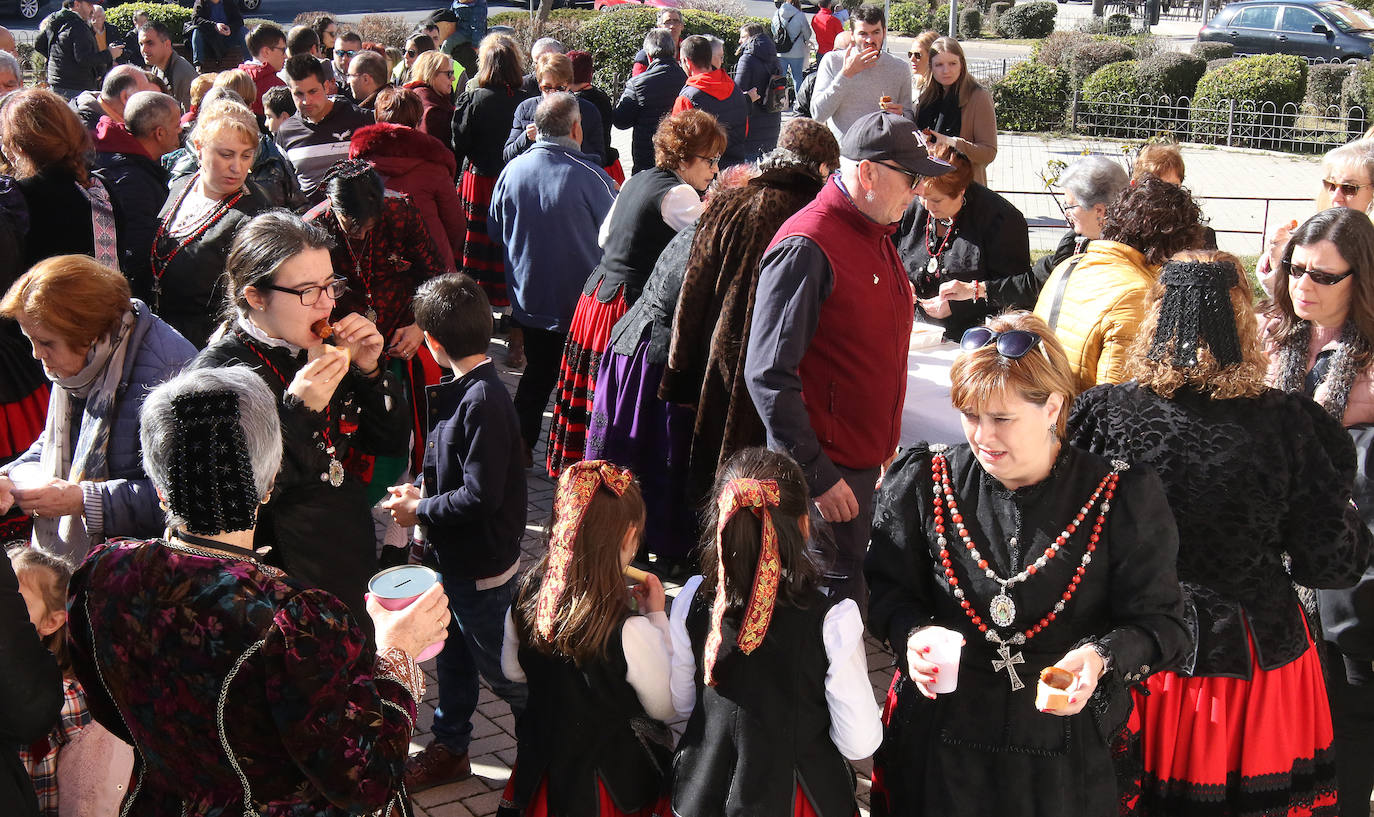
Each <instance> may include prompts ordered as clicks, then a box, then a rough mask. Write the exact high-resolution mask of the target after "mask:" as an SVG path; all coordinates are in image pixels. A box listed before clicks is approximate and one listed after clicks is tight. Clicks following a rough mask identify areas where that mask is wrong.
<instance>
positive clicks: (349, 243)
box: [339, 227, 377, 323]
mask: <svg viewBox="0 0 1374 817" xmlns="http://www.w3.org/2000/svg"><path fill="white" fill-rule="evenodd" d="M373 229H374V230H375V229H376V227H373ZM339 235H340V237H341V238H343V245H344V248H345V249H347V250H348V256H349V258H352V259H353V277H355V278H357V279H358V283H360V284H362V285H363V294H364V295H366V296H367V311H366V312H364V313H363V317H365V318H367V319H368V320H369V321H371V322H373V323H376V322H377V309H376V307H374V306H373V305H372V280H371V279H372V260H371V256H369V255H368V249H369V247H371V245H372V230H368V231H367V235H366V236H365V237H364V238H363V246H362V249H361V250H360V251H358V252H354V251H353V239H352V238H350V237H349V235H348V233H347V232H345V231H344V229H343V228H342V227H340V228H339ZM364 258H367V259H368V262H367V273H368V274H367V275H363V259H364Z"/></svg>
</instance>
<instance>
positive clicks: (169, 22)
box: [105, 3, 191, 43]
mask: <svg viewBox="0 0 1374 817" xmlns="http://www.w3.org/2000/svg"><path fill="white" fill-rule="evenodd" d="M140 11H142V12H144V13H146V14H147V15H148V20H149V21H151V22H154V23H162V24H163V25H165V26H167V30H168V31H169V32H171V34H172V42H174V43H179V42H181V41H182V39H183V36H182V32H183V31H184V30H185V28H186V24H187V23H189V22H191V9H190V7H189V6H179V5H177V4H175V3H125V4H124V5H122V6H115V7H114V8H112V9H106V10H105V21H106V22H107V23H109V24H110V25H112V26H114V27H115V28H117V29H119V30H120V31H128V30H129V29H130V28H133V25H134V15H135V14H137V13H138V12H140Z"/></svg>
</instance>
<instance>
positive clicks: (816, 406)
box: [768, 179, 914, 469]
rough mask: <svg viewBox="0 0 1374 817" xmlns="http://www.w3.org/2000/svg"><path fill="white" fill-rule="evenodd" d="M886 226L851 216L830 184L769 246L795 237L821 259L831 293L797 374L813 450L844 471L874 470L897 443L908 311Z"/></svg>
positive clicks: (907, 292)
mask: <svg viewBox="0 0 1374 817" xmlns="http://www.w3.org/2000/svg"><path fill="white" fill-rule="evenodd" d="M895 230H896V225H892V224H877V223H875V222H874V221H873V220H872V219H870V218H868V217H867V216H865V215H864V214H863V213H861V212H859V208H857V207H855V206H854V203H853V202H852V201H850V200H849V197H848V196H847V195H845V193H844V191H842V190H841V189H840V186H839V184H838V183H837V182H836V180H834V179H832V180H830V181H829V182H827V183H826V185H825V187H824V188H822V189H821V192H820V195H818V196H816V198H815V200H814V201H812V202H811V203H810V204H808V205H806V206H805V207H803V208H802V209H801V210H799V211H798V212H797V213H796V215H794V216H792V217H791V218H789V219H788V220H787V221H785V222H783V225H782V227H780V228H779V229H778V232H777V235H775V236H773V240H772V242H770V243H769V245H768V249H770V250H771V249H772V248H773V247H774V246H775V245H776V244H777V243H778V242H779V241H782V240H783V239H784V238H788V237H790V236H794V235H796V236H804V237H806V238H809V239H810V240H812V241H814V242H815V243H816V245H817V246H818V247H820V249H821V251H822V252H823V253H825V256H826V258H827V259H828V260H829V262H830V270H831V273H832V274H833V275H834V287H833V288H832V289H831V291H830V295H829V296H828V297H827V298H826V299H825V301H823V302H822V304H821V312H820V320H819V321H818V322H817V323H816V332H815V334H814V335H813V336H812V338H811V344H810V345H809V346H807V348H806V355H805V356H804V357H803V358H802V361H801V366H800V367H798V374H800V375H801V381H802V399H803V400H804V401H805V402H806V413H807V415H808V417H810V419H811V428H812V429H814V430H815V432H816V437H817V439H818V440H819V441H820V444H821V448H822V449H823V450H824V451H825V453H826V455H827V456H829V457H830V459H831V461H832V462H834V463H836V464H838V465H842V466H844V467H846V468H854V469H864V468H872V467H874V466H877V465H881V464H882V463H883V462H884V461H886V460H887V458H888V457H890V456H892V452H893V451H896V450H897V442H898V440H899V439H900V432H901V429H902V404H903V402H904V401H905V400H906V359H907V349H908V346H909V345H910V343H911V324H912V321H913V316H914V313H913V310H912V308H911V297H912V295H911V282H910V281H908V280H907V277H906V268H905V267H903V266H902V259H901V257H900V256H898V255H897V249H896V248H895V247H894V246H893V245H892V239H891V236H892V233H893V232H894V231H895Z"/></svg>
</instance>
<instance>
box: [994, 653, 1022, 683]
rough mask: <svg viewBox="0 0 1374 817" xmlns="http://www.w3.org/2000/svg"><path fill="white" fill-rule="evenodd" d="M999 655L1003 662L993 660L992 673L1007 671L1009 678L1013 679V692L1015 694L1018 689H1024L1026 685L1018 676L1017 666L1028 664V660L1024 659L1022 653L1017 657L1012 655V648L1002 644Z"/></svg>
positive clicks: (1017, 654)
mask: <svg viewBox="0 0 1374 817" xmlns="http://www.w3.org/2000/svg"><path fill="white" fill-rule="evenodd" d="M997 654H998V655H1000V656H1002V660H1000V661H999V660H997V659H996V658H994V659H992V671H993V672H1001V671H1002V670H1006V671H1007V677H1008V678H1010V679H1011V691H1012V692H1015V691H1016V690H1018V689H1024V688H1025V686H1026V685H1025V684H1023V683H1022V682H1021V676H1019V675H1017V674H1016V665H1017V664H1024V663H1026V659H1025V658H1024V657H1022V655H1021V653H1019V652H1018V653H1016V654H1015V655H1012V652H1011V646H1010V645H1008V644H1002V645H1001V646H999V647H998V648H997Z"/></svg>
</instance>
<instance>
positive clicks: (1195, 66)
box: [1136, 51, 1207, 99]
mask: <svg viewBox="0 0 1374 817" xmlns="http://www.w3.org/2000/svg"><path fill="white" fill-rule="evenodd" d="M1206 72H1207V63H1206V62H1204V61H1203V60H1202V58H1200V57H1194V56H1193V55H1191V54H1180V53H1178V52H1176V51H1161V52H1159V53H1158V54H1155V55H1153V56H1151V57H1149V58H1147V59H1143V60H1141V61H1140V62H1138V63H1137V64H1136V81H1137V82H1138V83H1139V84H1140V92H1141V93H1143V94H1149V95H1150V96H1153V97H1161V96H1167V97H1170V98H1174V99H1176V98H1178V97H1181V96H1186V97H1191V96H1192V95H1193V93H1194V92H1195V91H1196V90H1197V83H1198V80H1200V79H1202V75H1203V74H1205V73H1206Z"/></svg>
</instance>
